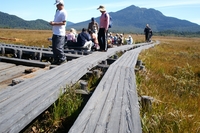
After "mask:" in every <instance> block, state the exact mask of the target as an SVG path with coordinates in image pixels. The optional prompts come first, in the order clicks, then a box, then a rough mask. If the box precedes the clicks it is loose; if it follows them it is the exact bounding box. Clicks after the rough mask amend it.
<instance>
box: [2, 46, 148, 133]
mask: <svg viewBox="0 0 200 133" xmlns="http://www.w3.org/2000/svg"><path fill="white" fill-rule="evenodd" d="M143 45H147V43H141V44H137V45H124V46H120V47H116V48H110V49H109V50H108V51H107V52H94V53H92V54H89V55H87V56H82V57H80V58H78V59H74V60H72V61H69V62H67V63H65V64H62V65H60V66H57V67H55V68H53V69H51V70H48V71H46V72H44V73H43V74H41V75H39V76H36V77H34V78H32V79H27V80H26V81H24V82H22V83H20V84H17V85H15V86H13V87H9V88H7V89H5V90H2V91H1V92H0V132H1V133H5V132H13V133H16V132H19V131H21V130H22V129H23V128H24V127H25V126H26V125H28V124H29V123H30V122H31V121H32V120H33V119H35V118H36V117H37V116H38V115H40V114H41V113H42V112H43V111H45V110H46V109H47V108H48V107H49V106H50V105H52V104H53V103H54V102H55V101H56V100H57V99H58V97H59V95H60V93H61V90H62V92H64V89H65V88H66V85H72V84H75V83H76V82H77V81H78V80H79V79H80V78H81V77H82V76H83V75H85V74H86V73H87V72H88V71H89V70H90V69H91V68H93V67H95V66H97V65H98V64H99V63H100V62H102V61H104V60H106V59H108V58H110V57H111V56H113V55H115V54H116V52H120V51H127V50H130V49H133V48H135V47H139V46H143Z"/></svg>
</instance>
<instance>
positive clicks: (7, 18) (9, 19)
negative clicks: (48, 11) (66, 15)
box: [0, 12, 74, 30]
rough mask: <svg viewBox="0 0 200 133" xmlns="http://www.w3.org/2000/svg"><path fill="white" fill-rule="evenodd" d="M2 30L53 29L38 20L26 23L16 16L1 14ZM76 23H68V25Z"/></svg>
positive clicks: (45, 22)
mask: <svg viewBox="0 0 200 133" xmlns="http://www.w3.org/2000/svg"><path fill="white" fill-rule="evenodd" d="M0 18H1V19H0V28H11V29H17V28H18V29H36V30H49V29H52V27H51V25H49V22H47V21H45V20H42V19H37V20H31V21H26V20H23V19H21V18H19V17H17V16H15V15H9V14H7V13H3V12H0ZM72 24H74V23H72V22H67V25H72Z"/></svg>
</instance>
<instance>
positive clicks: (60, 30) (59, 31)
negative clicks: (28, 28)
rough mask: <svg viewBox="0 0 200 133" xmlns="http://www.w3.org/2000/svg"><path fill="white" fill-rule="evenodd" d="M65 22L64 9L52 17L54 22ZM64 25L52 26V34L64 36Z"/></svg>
mask: <svg viewBox="0 0 200 133" xmlns="http://www.w3.org/2000/svg"><path fill="white" fill-rule="evenodd" d="M66 20H67V11H66V10H65V9H62V10H57V11H56V14H55V16H54V22H63V21H66ZM65 27H66V25H55V26H53V34H54V35H60V36H65V33H66V31H65V30H66V29H65Z"/></svg>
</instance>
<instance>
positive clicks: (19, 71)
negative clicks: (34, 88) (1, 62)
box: [0, 66, 28, 82]
mask: <svg viewBox="0 0 200 133" xmlns="http://www.w3.org/2000/svg"><path fill="white" fill-rule="evenodd" d="M27 68H28V67H26V66H15V67H11V68H8V69H4V70H2V71H0V82H3V81H5V80H8V79H12V78H13V77H17V76H21V75H23V73H24V71H25V69H27Z"/></svg>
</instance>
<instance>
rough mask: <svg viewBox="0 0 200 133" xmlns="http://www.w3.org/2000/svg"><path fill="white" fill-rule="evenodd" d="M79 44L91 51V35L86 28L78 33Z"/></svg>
mask: <svg viewBox="0 0 200 133" xmlns="http://www.w3.org/2000/svg"><path fill="white" fill-rule="evenodd" d="M77 45H78V46H81V47H83V48H87V49H88V51H91V48H92V41H91V37H90V34H89V33H88V32H87V30H86V29H85V28H83V29H82V32H81V33H79V34H78V38H77Z"/></svg>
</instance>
